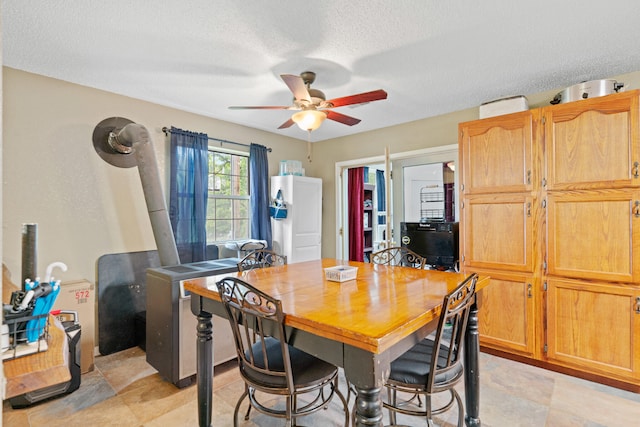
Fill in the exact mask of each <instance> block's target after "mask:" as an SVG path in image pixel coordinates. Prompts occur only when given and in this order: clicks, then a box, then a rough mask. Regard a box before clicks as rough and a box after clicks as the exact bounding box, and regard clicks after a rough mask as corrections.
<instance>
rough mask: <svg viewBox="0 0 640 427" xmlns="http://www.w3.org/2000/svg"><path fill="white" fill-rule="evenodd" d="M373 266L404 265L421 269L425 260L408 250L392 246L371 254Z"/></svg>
mask: <svg viewBox="0 0 640 427" xmlns="http://www.w3.org/2000/svg"><path fill="white" fill-rule="evenodd" d="M371 262H372V263H373V264H384V265H404V266H407V267H414V268H419V269H423V268H424V266H425V264H426V262H427V260H426V258H424V257H422V256H420V255H418V254H417V253H415V252H413V251H412V250H411V249H409V248H405V247H401V246H394V247H390V248H386V249H382V250H380V251H378V252H374V253H373V254H371Z"/></svg>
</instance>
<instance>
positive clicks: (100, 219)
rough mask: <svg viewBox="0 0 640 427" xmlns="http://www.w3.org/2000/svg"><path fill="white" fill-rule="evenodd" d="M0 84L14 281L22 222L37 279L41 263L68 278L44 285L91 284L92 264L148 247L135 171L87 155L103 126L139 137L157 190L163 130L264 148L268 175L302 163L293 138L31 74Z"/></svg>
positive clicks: (8, 256) (6, 233)
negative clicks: (123, 122) (124, 128)
mask: <svg viewBox="0 0 640 427" xmlns="http://www.w3.org/2000/svg"><path fill="white" fill-rule="evenodd" d="M3 79H4V130H3V136H4V149H3V191H4V194H3V200H2V211H3V222H2V244H3V250H4V257H3V262H4V263H5V264H6V265H7V267H8V268H9V270H10V271H11V274H12V278H13V281H14V282H19V281H20V275H21V257H22V255H21V247H22V240H21V239H22V235H21V233H22V224H23V223H29V222H33V223H37V224H38V253H37V256H38V271H39V272H42V273H41V274H42V275H43V276H44V271H45V269H46V267H47V265H48V264H50V263H51V262H55V261H62V262H64V263H65V264H67V266H68V267H69V270H68V271H67V272H66V273H61V272H60V271H57V272H56V273H54V276H56V277H57V278H59V279H62V280H63V281H66V280H76V279H88V280H90V281H91V282H95V265H96V262H97V260H98V258H99V257H100V256H102V255H105V254H111V253H120V252H133V251H142V250H152V249H155V248H156V246H155V241H154V238H153V233H152V230H151V226H150V223H149V217H148V215H147V209H146V205H145V201H144V196H143V193H142V188H141V185H140V178H139V176H138V170H137V168H129V169H123V168H118V167H115V166H112V165H110V164H108V163H106V162H105V161H103V160H102V159H101V158H100V157H99V156H98V154H97V153H96V152H95V150H94V148H93V142H92V134H93V130H94V128H95V127H96V125H97V124H98V123H99V122H101V121H102V120H104V119H106V118H109V117H114V116H119V117H125V118H127V119H129V120H132V121H134V122H136V123H140V124H141V125H143V126H145V127H146V128H147V129H148V130H149V133H150V134H151V137H152V140H153V143H154V146H155V148H156V152H157V156H156V157H157V159H158V164H159V168H160V171H161V174H162V175H163V183H164V185H165V186H167V185H168V184H167V183H168V179H167V177H166V175H167V174H166V173H165V167H168V165H169V163H168V161H167V153H168V138H166V137H165V135H164V134H163V133H162V131H161V129H162V127H163V126H172V125H173V126H176V127H179V128H182V129H188V130H193V131H198V132H205V133H207V134H208V135H210V136H212V137H217V138H221V139H226V140H231V141H236V142H241V143H245V144H248V143H251V142H255V143H259V144H263V145H266V146H268V147H271V148H272V149H273V152H272V153H271V154H270V155H269V168H270V172H271V174H272V175H275V174H277V173H278V165H279V162H280V160H282V159H290V158H294V159H295V158H298V159H304V158H305V157H306V154H307V148H306V144H301V143H300V141H298V140H295V139H291V138H288V137H283V136H278V135H275V134H271V133H267V132H263V131H259V130H255V129H251V128H247V127H244V126H239V125H235V124H232V123H228V122H222V121H219V120H214V119H210V118H207V117H203V116H199V115H195V114H191V113H186V112H183V111H179V110H175V109H171V108H166V107H162V106H159V105H155V104H151V103H148V102H143V101H138V100H135V99H131V98H127V97H124V96H119V95H114V94H112V93H107V92H103V91H99V90H95V89H90V88H87V87H83V86H79V85H75V84H70V83H66V82H63V81H60V80H55V79H50V78H47V77H43V76H40V75H35V74H30V73H26V72H22V71H18V70H15V69H11V68H7V67H5V68H3ZM232 147H233V148H234V149H235V148H238V147H236V146H232ZM247 150H248V149H247ZM165 193H166V192H165Z"/></svg>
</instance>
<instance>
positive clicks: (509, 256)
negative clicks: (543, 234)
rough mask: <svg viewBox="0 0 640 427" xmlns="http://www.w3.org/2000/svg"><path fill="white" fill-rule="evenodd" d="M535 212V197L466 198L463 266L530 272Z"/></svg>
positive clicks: (512, 195)
mask: <svg viewBox="0 0 640 427" xmlns="http://www.w3.org/2000/svg"><path fill="white" fill-rule="evenodd" d="M535 212H536V206H534V198H533V197H531V196H527V195H524V194H499V195H495V196H493V195H492V196H489V195H483V196H467V197H465V199H464V204H463V206H462V209H460V219H461V222H462V226H463V230H462V233H463V234H462V236H463V241H462V265H463V267H465V268H467V267H469V268H492V269H501V270H502V269H507V270H515V271H526V272H532V271H533V268H534V260H533V254H534V248H533V226H534V221H533V219H534V217H535Z"/></svg>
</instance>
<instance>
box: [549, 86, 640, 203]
mask: <svg viewBox="0 0 640 427" xmlns="http://www.w3.org/2000/svg"><path fill="white" fill-rule="evenodd" d="M638 93H639V92H638V91H633V92H628V93H622V94H617V95H611V96H606V97H601V98H594V99H591V100H585V101H579V102H571V103H567V104H561V105H557V106H553V107H547V108H545V109H544V120H545V150H546V153H547V172H546V177H547V188H548V189H549V190H567V189H589V188H620V187H629V186H640V177H639V174H640V155H639V150H638V144H639V134H638V132H639V127H638V126H639V125H638Z"/></svg>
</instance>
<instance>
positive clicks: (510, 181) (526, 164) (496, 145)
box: [459, 111, 538, 194]
mask: <svg viewBox="0 0 640 427" xmlns="http://www.w3.org/2000/svg"><path fill="white" fill-rule="evenodd" d="M536 116H537V114H536V113H534V112H531V111H524V112H522V113H516V114H509V115H507V116H500V117H496V118H493V119H491V120H476V121H473V122H467V123H462V124H461V125H460V143H459V150H460V156H461V159H460V161H461V163H462V164H463V165H464V169H463V171H462V175H461V177H462V190H463V191H464V193H465V194H479V193H516V192H526V191H531V190H533V189H534V188H535V186H536V185H537V181H538V179H537V175H536V173H537V168H535V167H534V163H535V159H536V156H535V153H534V148H537V147H536V144H535V143H534V138H535V136H534V117H536Z"/></svg>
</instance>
